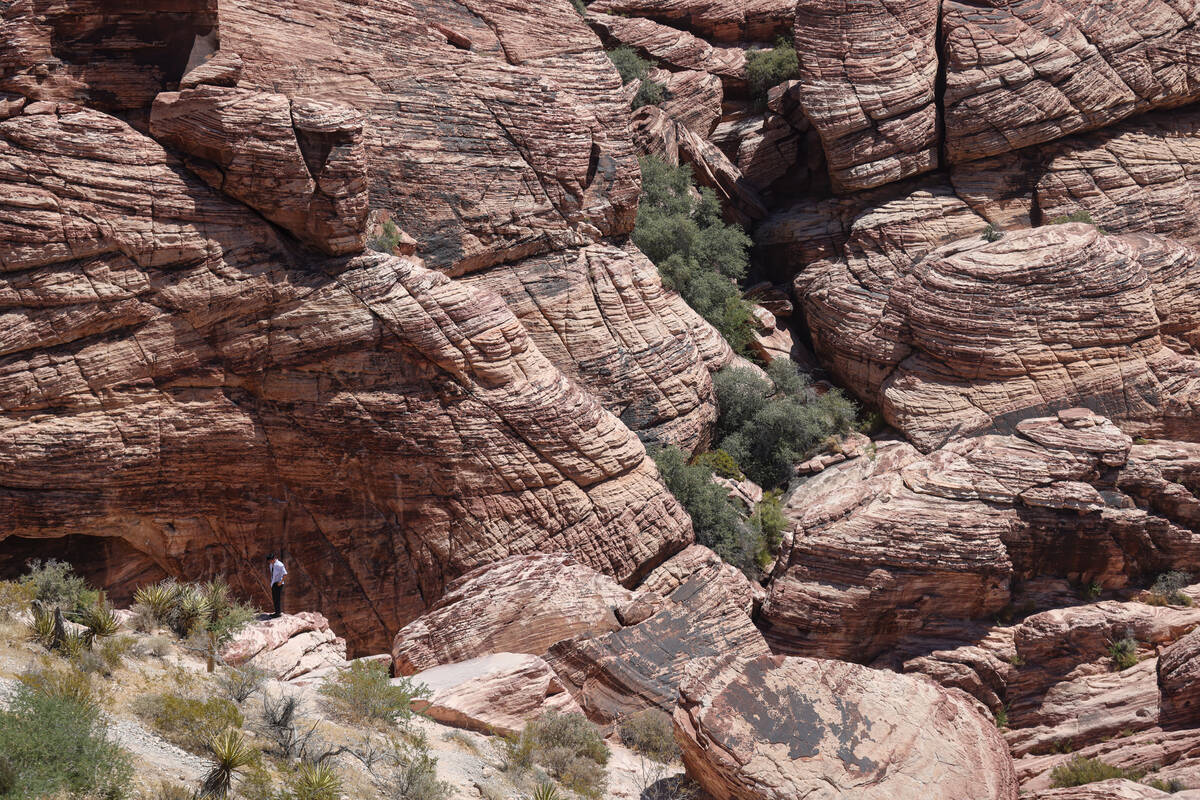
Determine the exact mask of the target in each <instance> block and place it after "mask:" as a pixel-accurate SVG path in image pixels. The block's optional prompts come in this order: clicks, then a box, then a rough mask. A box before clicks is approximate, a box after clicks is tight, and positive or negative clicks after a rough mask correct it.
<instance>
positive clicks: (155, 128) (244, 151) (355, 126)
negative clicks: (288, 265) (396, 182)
mask: <svg viewBox="0 0 1200 800" xmlns="http://www.w3.org/2000/svg"><path fill="white" fill-rule="evenodd" d="M150 130H151V133H152V134H153V135H154V137H155V138H156V139H158V140H159V141H160V142H162V143H163V144H165V145H168V146H170V147H174V148H176V149H177V150H181V151H183V152H184V153H187V154H188V155H190V156H195V157H196V158H197V159H200V161H198V162H194V161H189V162H188V164H189V166H190V167H191V168H192V170H193V171H194V172H196V174H197V175H199V176H200V177H201V178H203V179H204V180H205V181H207V182H208V183H209V184H210V185H212V186H213V187H214V188H216V189H219V190H220V191H222V192H224V193H225V194H227V195H229V196H230V197H232V198H234V199H236V200H241V201H242V202H243V203H245V204H246V205H248V206H250V207H251V208H253V209H255V210H257V211H259V212H261V213H262V215H263V216H265V217H266V218H267V219H269V220H271V221H272V222H274V223H276V224H277V225H281V226H282V227H284V228H286V229H288V230H289V231H291V232H292V233H294V234H295V235H296V236H297V238H299V239H300V240H302V241H305V242H308V243H310V244H313V245H315V246H317V247H319V248H320V249H321V250H323V251H325V252H326V253H329V254H330V255H342V254H345V253H357V252H360V251H361V250H362V249H363V226H364V225H365V223H366V221H367V211H368V210H369V209H368V205H367V174H366V173H367V157H366V150H365V148H364V147H363V120H362V116H361V115H360V114H359V113H358V112H357V111H354V110H353V109H351V108H348V107H346V106H341V105H338V104H335V103H325V102H315V101H305V102H301V101H295V102H293V101H292V100H291V99H290V98H288V97H287V96H286V95H281V94H267V93H265V92H256V91H251V90H245V89H234V88H228V87H224V86H209V85H201V86H196V87H195V88H191V89H184V90H183V91H182V92H163V93H162V94H160V95H159V96H158V97H157V98H155V100H154V107H153V109H152V110H151V113H150Z"/></svg>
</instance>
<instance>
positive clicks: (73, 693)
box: [19, 660, 103, 710]
mask: <svg viewBox="0 0 1200 800" xmlns="http://www.w3.org/2000/svg"><path fill="white" fill-rule="evenodd" d="M19 680H20V682H21V684H22V686H24V687H26V688H28V689H29V690H30V691H32V692H34V693H35V694H37V695H38V696H39V697H49V698H53V699H58V700H66V701H68V702H70V703H71V704H72V705H75V706H79V707H81V708H90V709H94V710H98V709H99V708H100V703H101V701H102V700H103V696H102V694H101V692H100V690H99V689H98V688H97V687H96V684H95V682H93V680H92V677H91V675H89V674H88V673H86V672H84V671H82V670H80V669H76V668H75V667H74V666H73V665H64V664H63V663H62V662H58V663H51V662H50V661H49V660H46V661H43V662H42V663H41V664H40V665H39V666H37V667H35V668H33V669H31V670H29V671H27V672H25V673H24V674H22V675H21V676H20V678H19Z"/></svg>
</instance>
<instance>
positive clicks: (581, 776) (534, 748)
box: [504, 711, 610, 798]
mask: <svg viewBox="0 0 1200 800" xmlns="http://www.w3.org/2000/svg"><path fill="white" fill-rule="evenodd" d="M504 752H505V764H506V766H507V768H508V769H511V770H513V771H516V772H523V771H525V770H528V769H530V768H532V767H533V766H534V765H535V764H536V765H540V766H542V767H543V768H545V770H546V771H547V772H548V773H549V774H550V775H551V776H552V777H553V778H554V779H555V780H557V781H558V782H559V783H560V784H562V785H563V786H565V787H566V788H568V789H570V790H571V791H573V792H575V793H576V794H579V795H583V796H584V797H592V798H598V797H600V796H602V795H603V793H604V787H605V782H606V780H607V774H606V773H605V770H604V765H605V764H607V763H608V758H609V755H610V752H609V749H608V745H607V744H605V742H604V738H603V737H602V736H601V735H600V731H599V730H598V729H597V728H596V726H595V725H593V724H592V723H590V722H588V721H587V719H586V718H585V717H584V716H583V715H582V714H559V713H557V712H553V711H550V712H547V713H545V714H543V715H542V716H540V717H538V718H537V719H536V720H533V721H531V722H527V723H526V724H525V728H524V730H522V731H521V733H520V735H518V736H514V737H510V738H508V739H507V740H506V742H505V745H504Z"/></svg>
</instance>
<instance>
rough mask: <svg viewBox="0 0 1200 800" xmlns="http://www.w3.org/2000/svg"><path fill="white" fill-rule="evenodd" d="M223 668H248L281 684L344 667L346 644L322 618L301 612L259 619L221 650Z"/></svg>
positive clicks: (314, 614) (309, 612) (307, 612)
mask: <svg viewBox="0 0 1200 800" xmlns="http://www.w3.org/2000/svg"><path fill="white" fill-rule="evenodd" d="M221 659H222V660H223V661H224V662H225V663H226V664H231V665H233V666H242V665H244V664H250V665H252V666H254V667H257V668H258V669H261V670H263V671H264V672H266V673H267V674H268V675H270V676H271V677H272V678H276V679H278V680H281V681H286V680H291V679H293V678H297V677H300V676H301V675H307V674H308V673H311V672H314V671H316V670H320V669H325V668H327V667H334V666H338V665H341V664H345V663H346V640H345V639H343V638H341V637H340V636H338V635H337V634H335V633H334V632H333V631H331V630H330V629H329V621H328V620H327V619H325V617H324V616H322V615H321V614H317V613H314V612H311V611H302V612H300V613H299V614H285V615H283V616H281V617H278V618H276V619H270V618H266V619H258V620H255V621H254V622H252V623H250V624H249V625H247V626H246V627H245V628H243V629H242V630H240V631H239V632H238V633H237V635H236V636H234V638H233V639H232V640H231V641H230V642H229V643H228V644H226V645H224V646H223V647H222V648H221Z"/></svg>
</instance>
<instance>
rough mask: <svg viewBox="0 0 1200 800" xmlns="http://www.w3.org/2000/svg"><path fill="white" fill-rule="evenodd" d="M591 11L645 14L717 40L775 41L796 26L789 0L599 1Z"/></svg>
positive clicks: (632, 14)
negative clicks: (793, 25)
mask: <svg viewBox="0 0 1200 800" xmlns="http://www.w3.org/2000/svg"><path fill="white" fill-rule="evenodd" d="M588 10H589V11H594V12H595V11H599V12H603V13H607V14H624V15H626V16H631V17H644V18H646V19H650V20H654V21H656V22H662V23H666V24H668V25H672V26H674V27H677V28H684V29H686V30H689V31H691V32H692V33H694V34H697V35H699V36H702V37H704V38H705V39H708V40H710V41H714V42H745V41H750V42H772V41H774V40H775V38H776V37H777V36H780V35H783V34H786V33H787V32H788V31H789V30H790V29H791V27H792V24H793V22H794V17H795V11H796V6H795V4H794V3H792V2H788V1H787V0H741V1H740V2H739V1H738V0H596V2H594V3H591V4H590V5H589V6H588Z"/></svg>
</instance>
